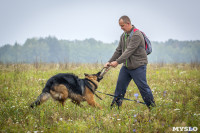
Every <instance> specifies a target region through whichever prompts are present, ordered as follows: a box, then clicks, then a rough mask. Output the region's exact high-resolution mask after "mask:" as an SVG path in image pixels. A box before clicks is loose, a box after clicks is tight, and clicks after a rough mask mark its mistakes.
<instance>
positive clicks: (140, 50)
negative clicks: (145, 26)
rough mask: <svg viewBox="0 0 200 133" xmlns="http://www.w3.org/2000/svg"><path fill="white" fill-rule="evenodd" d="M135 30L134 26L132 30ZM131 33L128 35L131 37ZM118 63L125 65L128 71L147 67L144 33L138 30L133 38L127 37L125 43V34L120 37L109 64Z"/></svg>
mask: <svg viewBox="0 0 200 133" xmlns="http://www.w3.org/2000/svg"><path fill="white" fill-rule="evenodd" d="M133 29H135V27H134V26H133V28H132V30H133ZM130 33H131V31H130V32H129V33H128V35H130ZM112 61H117V63H118V64H121V63H124V65H125V66H126V67H127V68H128V69H136V68H138V67H140V66H142V65H146V64H147V63H148V61H147V54H146V51H145V41H144V37H143V35H142V33H141V32H140V31H139V30H136V31H135V32H134V33H133V35H132V37H129V36H128V37H127V39H126V41H125V33H123V34H122V35H121V37H120V42H119V45H118V47H117V48H116V51H115V53H114V54H113V56H112V58H111V59H110V60H109V62H112Z"/></svg>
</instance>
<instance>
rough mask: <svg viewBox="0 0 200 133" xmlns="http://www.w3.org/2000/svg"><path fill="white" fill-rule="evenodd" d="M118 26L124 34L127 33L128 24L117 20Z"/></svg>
mask: <svg viewBox="0 0 200 133" xmlns="http://www.w3.org/2000/svg"><path fill="white" fill-rule="evenodd" d="M119 25H120V27H121V29H122V30H123V31H124V32H128V31H129V30H130V28H129V27H130V26H129V25H130V24H129V23H124V21H123V20H122V19H120V20H119Z"/></svg>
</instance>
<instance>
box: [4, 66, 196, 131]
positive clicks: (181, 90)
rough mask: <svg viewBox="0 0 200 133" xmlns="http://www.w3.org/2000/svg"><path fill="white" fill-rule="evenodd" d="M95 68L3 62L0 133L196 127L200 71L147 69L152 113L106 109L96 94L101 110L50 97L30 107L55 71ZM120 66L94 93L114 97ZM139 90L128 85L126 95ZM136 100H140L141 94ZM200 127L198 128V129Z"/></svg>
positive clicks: (130, 106)
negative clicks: (153, 102)
mask: <svg viewBox="0 0 200 133" xmlns="http://www.w3.org/2000/svg"><path fill="white" fill-rule="evenodd" d="M101 68H102V65H98V64H32V65H31V64H8V65H3V64H1V65H0V89H1V91H0V132H26V133H27V132H28V133H30V132H106V133H107V132H134V131H135V132H137V133H138V132H141V133H144V132H159V133H162V132H172V127H198V128H200V106H199V105H200V71H199V70H200V67H199V66H198V65H197V66H192V65H189V64H188V65H186V64H174V65H159V64H158V65H156V64H150V65H148V66H147V80H148V84H149V86H150V87H151V89H152V91H153V95H154V98H155V101H156V105H157V107H156V108H153V109H152V110H151V111H149V110H148V108H147V107H146V106H145V105H143V104H139V103H136V102H131V101H124V102H123V106H122V107H121V108H120V110H118V109H117V108H113V109H110V104H111V101H112V97H109V96H106V95H103V94H98V95H99V96H100V97H102V99H103V100H99V99H98V98H97V97H96V98H95V99H96V101H97V102H98V103H99V104H100V105H101V106H102V107H103V109H102V110H99V109H97V108H93V107H91V106H89V105H88V104H87V103H86V102H84V103H82V104H83V106H84V107H79V106H76V105H74V104H73V103H72V102H70V100H67V101H66V103H65V106H64V107H62V106H61V105H60V104H59V103H58V102H56V101H54V100H52V99H50V100H49V101H47V102H46V103H44V104H42V105H41V106H39V107H37V108H34V109H30V108H29V104H30V103H31V102H33V101H34V100H35V99H36V98H37V96H38V95H39V94H40V93H41V91H42V89H43V87H44V85H45V83H46V81H47V80H48V79H49V78H50V77H51V76H53V75H55V74H57V73H74V74H76V75H77V76H79V77H80V78H84V73H89V74H90V73H97V72H98V71H100V70H101ZM119 70H120V66H118V67H117V68H115V69H114V68H112V69H111V70H110V71H109V72H108V73H107V74H106V75H105V77H104V79H103V80H102V81H101V82H100V84H99V88H98V90H99V91H101V92H105V93H110V94H113V93H114V90H115V85H116V82H117V77H118V73H119ZM135 93H138V94H139V91H138V89H137V87H136V85H135V84H134V82H131V83H130V85H129V87H128V89H127V92H126V95H125V97H126V98H130V99H135V97H134V94H135ZM138 99H139V100H140V101H143V100H142V98H141V96H140V94H139V97H138ZM199 130H200V129H198V131H199Z"/></svg>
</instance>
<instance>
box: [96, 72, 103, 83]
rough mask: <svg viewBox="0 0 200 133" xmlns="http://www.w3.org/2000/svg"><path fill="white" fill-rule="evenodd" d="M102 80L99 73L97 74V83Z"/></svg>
mask: <svg viewBox="0 0 200 133" xmlns="http://www.w3.org/2000/svg"><path fill="white" fill-rule="evenodd" d="M102 79H103V76H101V72H98V73H97V81H98V82H100V81H101V80H102Z"/></svg>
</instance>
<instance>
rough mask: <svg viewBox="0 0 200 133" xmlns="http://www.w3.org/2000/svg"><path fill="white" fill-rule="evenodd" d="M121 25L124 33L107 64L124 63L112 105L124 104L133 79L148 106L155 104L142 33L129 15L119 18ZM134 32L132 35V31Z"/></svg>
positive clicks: (113, 65) (114, 65)
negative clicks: (148, 77)
mask: <svg viewBox="0 0 200 133" xmlns="http://www.w3.org/2000/svg"><path fill="white" fill-rule="evenodd" d="M119 25H120V27H121V29H122V30H123V31H124V33H123V34H122V35H121V37H120V42H119V45H118V47H117V48H116V51H115V52H114V54H113V56H112V58H111V59H110V60H109V61H108V62H107V63H106V64H105V67H108V66H109V65H110V66H112V67H116V66H117V65H118V64H121V63H123V66H122V68H121V70H120V73H119V76H118V81H117V85H116V89H115V96H117V97H116V98H114V99H113V101H112V104H111V107H112V106H113V105H114V104H117V105H118V107H119V106H121V105H122V100H123V97H124V95H125V93H126V89H127V87H128V85H129V82H130V81H131V79H133V81H134V82H135V84H136V85H137V87H138V89H139V91H140V94H141V95H142V98H143V100H144V102H145V103H146V105H147V107H148V108H150V107H151V106H155V102H154V98H153V95H152V92H151V89H150V88H149V86H148V84H147V80H146V66H147V63H148V61H147V54H146V51H145V41H144V37H143V35H142V33H141V32H140V31H139V30H134V29H136V28H135V26H134V25H131V21H130V19H129V17H128V16H122V17H120V19H119ZM133 30H134V33H133V35H132V36H131V37H129V35H130V34H131V32H133Z"/></svg>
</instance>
